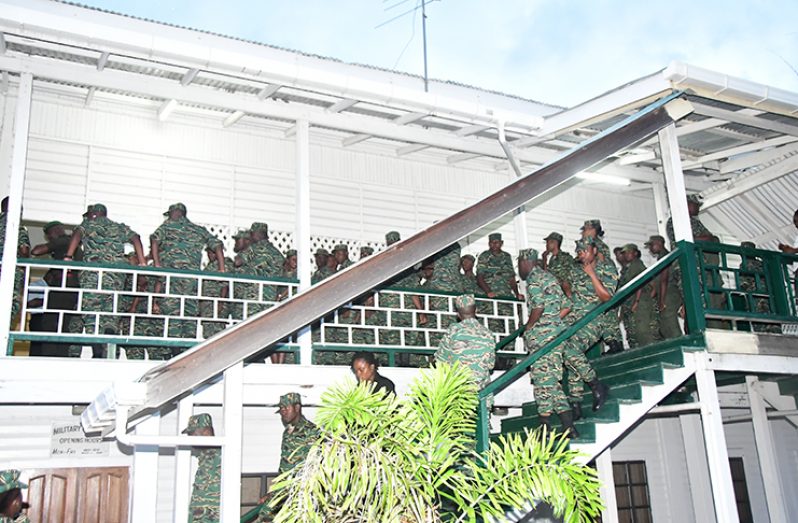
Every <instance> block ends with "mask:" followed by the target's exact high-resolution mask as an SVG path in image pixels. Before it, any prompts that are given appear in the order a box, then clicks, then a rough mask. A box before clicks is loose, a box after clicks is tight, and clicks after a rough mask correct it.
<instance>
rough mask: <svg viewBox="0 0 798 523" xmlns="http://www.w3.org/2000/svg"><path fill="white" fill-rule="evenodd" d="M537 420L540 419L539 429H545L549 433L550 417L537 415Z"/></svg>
mask: <svg viewBox="0 0 798 523" xmlns="http://www.w3.org/2000/svg"><path fill="white" fill-rule="evenodd" d="M538 420H539V421H540V425H539V428H540V429H541V430H545V431H546V434H551V417H550V416H538Z"/></svg>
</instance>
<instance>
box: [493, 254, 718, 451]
mask: <svg viewBox="0 0 798 523" xmlns="http://www.w3.org/2000/svg"><path fill="white" fill-rule="evenodd" d="M694 253H695V250H694V247H693V245H692V244H691V243H688V242H684V241H680V242H677V244H676V249H674V250H673V251H672V252H670V253H668V254H667V255H666V256H665V257H663V258H662V259H660V260H659V261H658V262H657V263H655V264H654V265H652V266H651V267H648V268H647V269H646V270H645V271H643V272H642V273H640V274H639V275H638V276H637V277H636V278H635V279H633V280H632V281H630V282H629V283H627V284H626V285H624V286H623V287H622V288H621V289H619V290H618V292H616V293H615V295H614V296H613V297H612V298H610V299H609V300H607V301H606V302H604V303H602V304H600V305H598V306H597V307H594V308H593V309H591V310H590V311H588V312H587V313H586V314H585V315H584V316H582V317H581V318H580V319H578V320H577V321H576V322H574V323H573V325H571V326H570V327H568V328H567V329H564V330H563V331H562V332H560V333H559V334H558V335H557V336H556V337H555V338H554V339H553V340H551V341H550V342H548V343H547V344H546V345H544V346H543V347H542V348H541V349H540V350H537V351H535V352H534V353H532V354H530V355H528V356H527V357H525V358H524V359H522V360H521V361H520V362H519V363H517V364H516V365H515V366H514V367H512V368H511V369H510V370H508V371H507V372H505V373H504V374H502V375H501V376H499V377H498V378H496V379H495V380H493V381H492V382H490V383H489V384H488V385H487V386H486V387H485V388H483V389H482V390H480V391H479V410H478V413H477V451H478V452H484V451H485V450H487V448H488V442H489V439H490V433H489V417H488V416H489V414H488V405H487V398H488V397H489V396H491V395H495V394H498V393H499V392H501V391H502V390H504V389H505V388H507V387H508V386H510V385H511V384H512V383H513V382H515V381H516V380H518V378H520V377H521V375H522V374H524V373H525V372H526V370H527V368H529V366H530V365H533V364H534V363H535V362H536V361H538V360H539V359H540V358H542V357H543V356H545V355H546V354H549V353H550V352H551V351H552V350H554V349H555V348H556V347H558V346H559V345H560V344H561V343H563V342H564V341H566V340H568V339H569V338H571V337H572V336H573V335H574V334H576V333H577V332H578V331H579V330H581V329H582V328H583V327H585V326H586V325H587V324H588V323H590V322H591V321H593V320H594V319H595V318H597V317H598V316H600V315H601V314H603V313H605V312H607V311H608V310H610V309H612V308H613V307H615V306H617V305H619V304H620V303H621V302H623V301H624V300H625V299H626V298H627V297H629V296H630V295H631V294H632V293H634V292H637V290H638V289H639V288H640V287H642V286H643V285H645V284H646V283H648V282H649V281H650V280H651V279H653V278H655V277H656V276H657V275H659V273H661V272H662V271H663V270H665V268H666V267H668V266H669V265H670V264H671V263H672V262H674V261H676V260H679V263H680V265H681V269H682V274H683V275H685V276H687V278H685V279H686V280H688V279H689V280H691V282H693V283H695V285H696V289H697V288H698V281H697V278H698V270H697V268H696V266H695V263H692V264H691V263H686V260H690V259H694ZM691 268H692V271H691V270H690V269H691ZM693 279H694V281H693ZM687 287H688V288H689V289H690V290H691V291H693V293H694V289H693V287H692V286H689V285H688V286H687ZM685 296H687V289H685ZM685 308H686V309H687V313H688V317H689V318H691V319H692V320H693V321H694V322H695V323H693V325H695V326H697V327H698V328H697V329H693V330H694V331H698V330H700V331H703V330H704V324H703V318H704V315H703V304H702V303H701V301H700V299H699V300H698V301H697V302H696V301H693V302H691V303H687V300H685ZM699 317H700V319H701V321H698V318H699ZM519 331H521V329H519ZM513 335H515V336H516V337H517V336H518V335H520V333H519V332H518V331H516V333H513Z"/></svg>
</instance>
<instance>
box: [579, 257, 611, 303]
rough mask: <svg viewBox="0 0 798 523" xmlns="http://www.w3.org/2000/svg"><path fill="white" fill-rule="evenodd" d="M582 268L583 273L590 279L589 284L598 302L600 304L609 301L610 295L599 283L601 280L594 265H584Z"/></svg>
mask: <svg viewBox="0 0 798 523" xmlns="http://www.w3.org/2000/svg"><path fill="white" fill-rule="evenodd" d="M583 267H584V270H585V273H586V274H587V275H588V276H589V277H590V282H591V283H592V284H593V290H594V291H595V292H596V296H598V299H599V301H601V302H602V303H604V302H605V301H609V300H610V298H612V293H611V292H610V291H608V290H607V288H606V287H605V286H604V284H603V283H602V282H601V279H600V278H599V277H598V274H596V266H595V263H593V264H585V265H583Z"/></svg>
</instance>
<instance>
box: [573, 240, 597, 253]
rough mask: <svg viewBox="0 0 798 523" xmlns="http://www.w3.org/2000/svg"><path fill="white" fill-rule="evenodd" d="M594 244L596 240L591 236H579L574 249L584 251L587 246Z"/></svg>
mask: <svg viewBox="0 0 798 523" xmlns="http://www.w3.org/2000/svg"><path fill="white" fill-rule="evenodd" d="M594 245H596V240H595V238H593V237H592V236H588V237H587V238H581V239H579V240H576V251H577V252H579V251H584V250H585V249H587V247H588V246H594Z"/></svg>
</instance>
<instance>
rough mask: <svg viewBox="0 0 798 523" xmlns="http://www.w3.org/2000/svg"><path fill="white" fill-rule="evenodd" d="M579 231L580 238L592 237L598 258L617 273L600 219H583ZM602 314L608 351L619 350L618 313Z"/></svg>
mask: <svg viewBox="0 0 798 523" xmlns="http://www.w3.org/2000/svg"><path fill="white" fill-rule="evenodd" d="M581 231H582V238H592V240H593V243H594V245H595V246H596V248H597V249H598V251H597V252H598V260H599V261H600V262H603V263H607V264H609V265H611V266H612V268H613V269H615V271H616V274H617V269H616V268H615V262H613V259H612V256H611V255H610V248H609V247H608V246H607V244H606V243H604V240H603V239H602V238H603V237H604V229H603V228H602V227H601V220H585V223H584V224H583V225H582V228H581ZM614 290H615V289H614V288H613V291H614ZM604 316H605V317H604V332H603V333H602V335H601V337H602V338H603V339H604V342H605V343H606V344H607V345H609V347H610V352H612V353H616V352H621V351H622V350H623V336H622V335H621V323H620V318H619V316H618V313H617V312H616V311H608V312H607V313H606V314H605V315H604Z"/></svg>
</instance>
